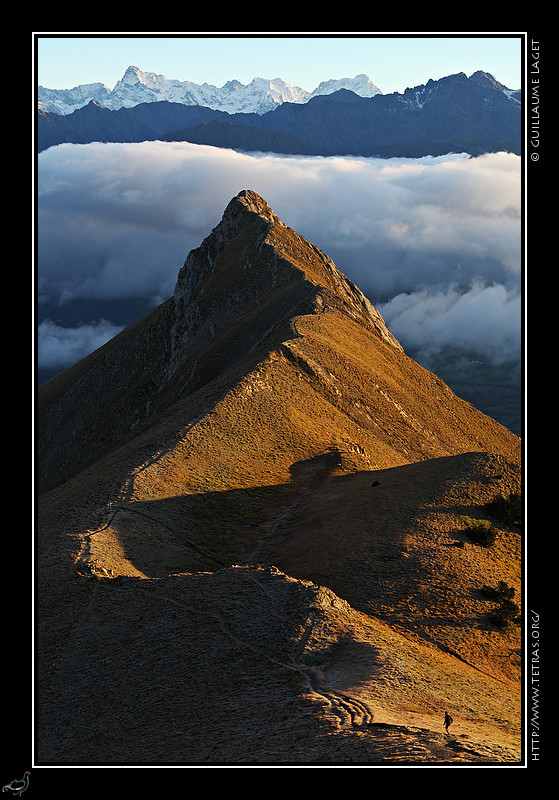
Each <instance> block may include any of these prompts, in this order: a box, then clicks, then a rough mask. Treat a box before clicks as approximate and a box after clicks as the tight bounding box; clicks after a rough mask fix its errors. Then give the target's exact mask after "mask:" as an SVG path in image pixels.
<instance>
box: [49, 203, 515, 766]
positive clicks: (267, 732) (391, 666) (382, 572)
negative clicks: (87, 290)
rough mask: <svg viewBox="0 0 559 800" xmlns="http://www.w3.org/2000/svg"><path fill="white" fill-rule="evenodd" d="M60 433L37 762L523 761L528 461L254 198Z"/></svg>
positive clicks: (100, 361) (57, 427)
mask: <svg viewBox="0 0 559 800" xmlns="http://www.w3.org/2000/svg"><path fill="white" fill-rule="evenodd" d="M38 415H39V426H38V467H37V473H38V474H37V479H38V487H39V497H38V531H37V552H38V557H37V562H38V566H37V593H38V601H39V609H40V610H39V614H38V633H37V650H38V670H37V679H38V703H37V714H38V736H37V742H38V743H37V749H38V759H39V763H45V764H50V763H65V764H68V763H92V764H100V763H113V764H115V763H122V764H129V763H142V764H157V763H164V764H165V763H170V764H175V763H178V764H180V763H184V764H196V763H201V764H211V763H216V764H226V763H240V764H250V763H272V764H273V763H276V762H277V763H286V762H291V763H298V764H301V763H319V764H321V763H323V764H327V763H376V762H383V761H386V762H390V761H395V762H401V763H413V762H415V761H426V762H433V763H439V762H448V763H466V762H482V763H489V762H502V761H505V762H514V761H517V760H518V758H519V753H520V727H519V724H520V723H519V720H520V682H519V681H520V661H519V653H520V646H521V641H520V628H519V625H518V623H517V621H515V620H513V619H512V618H511V619H510V620H509V619H507V620H503V619H502V618H500V617H498V616H496V614H495V610H496V609H497V608H500V609H501V610H502V607H503V605H502V604H501V606H499V600H498V598H499V595H498V593H497V588H496V587H501V588H500V589H499V591H501V592H502V591H504V590H503V587H504V586H506V587H507V589H506V591H507V593H508V594H507V598H508V600H509V601H510V599H511V597H514V601H515V602H517V601H518V600H519V595H520V592H521V555H522V533H521V525H520V522H521V520H520V518H519V517H518V515H513V516H508V517H503V516H502V515H499V513H497V511H496V509H498V508H500V506H498V504H497V505H495V502H494V501H496V500H503V498H504V499H505V501H506V500H507V498H508V499H511V498H517V497H518V496H520V492H521V466H520V440H519V439H518V438H517V437H516V436H514V435H513V434H512V433H511V432H510V431H508V430H507V429H506V428H504V427H503V426H501V425H499V424H498V423H496V422H495V421H494V420H492V419H491V418H489V417H487V416H486V415H484V414H482V413H481V412H480V411H478V410H477V409H476V408H475V407H474V406H472V405H471V404H469V403H466V402H464V401H463V400H461V399H460V398H459V397H457V396H456V395H455V394H453V392H452V391H451V390H450V389H449V388H448V387H447V386H446V385H445V384H444V382H443V381H441V380H440V379H439V378H438V377H437V376H436V375H434V374H433V373H431V372H428V371H427V370H425V369H423V368H422V367H420V366H419V365H418V364H417V363H416V362H414V361H413V360H412V359H411V358H409V357H408V356H407V355H406V354H405V353H404V351H403V349H402V347H401V345H400V344H399V342H398V341H397V340H396V339H395V338H394V337H393V336H392V334H391V333H390V331H389V330H388V329H387V327H386V325H385V324H384V321H383V320H382V318H381V316H380V315H379V313H378V312H377V311H376V309H375V308H374V306H373V305H371V303H370V302H369V301H368V300H367V299H366V298H365V297H364V295H363V294H362V293H361V291H360V290H359V289H358V288H357V287H356V286H355V285H354V284H353V283H352V282H351V281H349V280H348V279H347V278H346V277H345V276H344V275H343V273H342V272H341V271H340V270H339V269H338V268H337V267H336V266H335V265H334V264H333V262H332V261H331V259H330V258H329V257H328V256H327V255H325V254H324V253H322V252H321V251H320V250H319V249H318V248H317V247H316V246H315V245H313V244H312V243H311V242H308V241H307V240H306V239H304V238H303V237H301V236H299V235H298V234H297V233H296V232H295V231H293V230H291V229H290V228H289V227H288V226H286V225H285V224H284V223H283V222H282V221H281V220H280V219H279V218H278V217H277V216H276V214H275V213H274V212H273V211H272V210H271V209H270V208H269V206H268V205H267V204H266V202H265V201H264V200H263V199H262V198H261V197H259V196H258V195H257V194H256V193H254V192H252V191H243V192H241V193H240V194H239V195H237V197H235V198H233V199H232V200H231V202H230V203H229V205H228V206H227V208H226V210H225V212H224V214H223V218H222V219H221V221H220V222H219V223H218V225H216V227H215V228H214V229H213V230H212V231H211V232H210V234H209V235H208V237H207V238H206V239H205V240H204V241H203V242H202V243H201V245H200V247H199V248H197V249H195V250H193V251H191V252H190V253H189V254H188V256H187V258H186V261H185V264H184V266H183V268H182V269H181V270H180V273H179V275H178V278H177V284H176V288H175V292H174V296H173V297H171V298H169V299H168V300H167V301H165V302H164V303H163V304H161V305H160V306H159V307H158V308H156V309H154V310H153V311H152V312H150V313H149V314H146V315H145V316H144V317H142V318H141V319H139V320H138V321H137V322H136V323H135V324H134V325H131V326H130V327H128V328H126V329H125V330H124V331H122V333H121V334H119V335H118V336H117V337H115V338H114V339H113V340H111V341H110V342H108V343H107V344H106V345H104V346H103V347H102V348H100V349H99V350H97V351H96V352H94V353H92V354H91V355H90V356H88V357H87V358H86V359H84V360H83V361H81V362H79V363H78V364H76V365H74V366H73V367H72V368H70V369H69V370H66V371H65V372H63V373H62V374H61V375H59V376H57V377H56V378H53V379H52V380H51V381H48V382H47V383H46V384H44V385H43V386H41V387H40V389H39V397H38ZM479 528H483V530H484V531H486V530H488V529H490V530H491V541H490V542H488V541H485V542H482V543H480V541H479V539H476V538H475V537H474V536H473V534H472V531H473V530H478V529H479ZM513 605H514V603H513ZM507 608H510V605H509V606H507ZM518 612H519V613H520V609H518ZM447 709H448V710H450V712H451V714H452V716H453V717H454V719H455V721H456V722H455V726H454V728H453V729H451V735H447V734H446V733H445V732H444V729H443V728H442V716H443V715H444V710H447ZM124 732H126V735H124Z"/></svg>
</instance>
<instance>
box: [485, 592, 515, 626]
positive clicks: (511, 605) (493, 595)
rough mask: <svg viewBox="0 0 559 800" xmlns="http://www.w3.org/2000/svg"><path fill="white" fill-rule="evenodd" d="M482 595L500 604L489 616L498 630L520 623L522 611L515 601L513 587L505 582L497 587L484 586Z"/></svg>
mask: <svg viewBox="0 0 559 800" xmlns="http://www.w3.org/2000/svg"><path fill="white" fill-rule="evenodd" d="M481 593H482V595H483V596H484V597H486V598H487V599H488V600H493V601H495V602H496V603H498V605H497V606H496V608H494V609H492V610H491V611H490V612H489V614H488V615H487V618H488V620H489V622H491V623H492V624H493V625H496V626H497V627H498V628H506V627H507V625H509V624H511V623H517V624H518V623H520V620H521V615H520V609H519V607H518V605H517V604H516V603H515V602H514V600H513V598H514V594H515V592H514V589H513V587H512V586H509V585H508V584H507V583H505V581H499V583H498V585H497V586H483V587H482V588H481Z"/></svg>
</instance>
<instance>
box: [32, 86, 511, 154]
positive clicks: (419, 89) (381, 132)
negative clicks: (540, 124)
mask: <svg viewBox="0 0 559 800" xmlns="http://www.w3.org/2000/svg"><path fill="white" fill-rule="evenodd" d="M510 95H512V93H511V92H508V91H507V90H506V87H503V86H502V85H501V84H499V83H498V82H497V81H495V79H494V78H493V77H492V76H490V75H488V74H487V73H484V72H481V71H480V72H476V73H474V74H473V75H472V76H470V77H469V78H468V77H467V76H466V75H465V74H464V73H458V74H457V75H450V76H448V77H446V78H441V79H440V80H438V81H433V80H430V81H428V83H427V84H425V85H421V86H416V87H414V88H409V89H406V91H405V92H403V93H401V94H400V93H397V92H395V93H393V94H389V95H381V94H378V95H375V96H374V97H368V98H364V97H360V96H359V95H357V94H355V93H354V92H350V91H348V90H347V89H340V90H339V91H337V92H334V93H333V94H330V95H320V96H317V97H314V98H312V99H311V100H309V101H308V102H307V103H303V104H298V103H283V104H281V105H280V106H278V107H277V108H276V109H274V110H273V111H270V112H268V113H267V114H263V115H258V114H227V113H225V112H220V111H212V110H210V109H207V108H201V107H198V106H184V105H181V104H178V103H168V102H166V101H164V102H158V103H144V104H141V105H138V106H135V107H133V108H129V109H119V110H118V111H108V110H107V109H103V108H102V107H101V106H99V105H98V104H97V103H95V101H91V103H90V104H89V105H88V106H85V107H84V108H82V109H79V110H78V111H75V112H74V113H73V114H69V115H68V116H60V115H56V114H51V113H47V112H39V115H38V123H37V144H38V149H39V151H42V150H44V149H45V148H47V147H49V146H52V145H55V144H59V143H62V142H79V143H85V142H91V141H106V142H108V141H113V142H138V141H143V140H152V139H164V140H167V141H192V142H195V143H198V144H211V145H214V146H217V147H229V148H232V149H238V150H245V151H257V150H263V151H272V152H279V153H289V154H293V155H295V154H300V155H313V154H314V155H334V154H338V155H364V156H372V155H377V156H383V157H388V156H409V157H417V156H423V155H442V154H445V153H448V152H467V153H470V154H472V155H479V154H480V153H483V152H496V151H500V150H507V151H510V152H514V153H520V147H521V106H520V103H519V102H518V101H517V100H514V99H512V98H511V96H510Z"/></svg>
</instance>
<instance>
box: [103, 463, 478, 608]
mask: <svg viewBox="0 0 559 800" xmlns="http://www.w3.org/2000/svg"><path fill="white" fill-rule="evenodd" d="M478 455H479V454H475V453H470V454H463V455H461V456H449V457H442V458H437V459H431V460H428V461H424V462H417V463H414V464H404V465H402V466H398V467H391V468H387V469H382V470H372V471H368V470H357V471H354V472H351V473H349V474H339V472H338V470H340V468H341V467H342V466H343V465H342V460H343V458H342V454H341V453H340V452H339V451H338V450H337V449H335V448H332V449H331V450H328V451H326V452H324V453H322V454H319V455H317V456H315V457H313V458H310V459H305V460H300V461H297V462H294V463H293V464H292V466H291V468H290V481H289V482H285V483H278V484H270V485H254V486H251V487H243V488H233V489H228V490H222V491H207V492H203V493H198V494H184V495H179V496H174V497H167V498H162V499H157V500H143V501H142V500H136V501H134V502H133V503H129V504H126V505H124V504H123V505H120V506H118V507H117V509H116V513H115V515H114V517H113V519H112V522H111V526H110V530H109V531H107V533H106V534H102V535H101V536H99V537H98V538H97V539H96V540H95V543H94V548H95V552H94V554H93V555H94V556H96V557H97V558H98V560H99V561H100V562H103V564H104V567H105V568H106V569H107V570H110V571H112V574H115V575H118V574H128V575H138V576H144V577H148V578H160V577H165V576H167V575H169V574H176V573H187V572H212V571H215V570H219V569H222V568H225V567H229V566H230V565H232V564H251V565H255V566H270V565H273V566H276V567H277V568H278V569H280V570H282V571H283V572H284V573H286V574H289V575H291V576H292V577H294V578H298V579H303V580H310V581H312V582H314V583H316V584H320V585H324V586H327V587H329V588H330V589H332V591H334V592H336V594H338V595H339V596H341V597H344V598H345V599H347V600H348V601H349V602H350V603H351V604H352V605H354V607H356V608H361V609H362V610H365V611H368V610H370V608H371V607H372V605H375V606H376V605H378V602H379V600H382V598H386V597H388V596H391V598H392V599H391V602H390V607H391V609H392V610H393V609H394V608H395V607H396V606H398V605H399V602H400V601H399V598H404V600H403V601H402V602H404V601H405V602H407V599H408V598H410V597H412V596H413V592H414V589H415V587H416V586H417V584H418V581H421V582H424V583H426V582H427V581H428V579H429V576H431V575H437V574H438V573H440V571H441V570H442V571H443V572H444V569H447V568H448V554H449V552H450V551H454V554H455V556H454V559H455V561H456V559H458V561H457V562H456V563H460V559H464V558H465V557H466V555H467V553H466V551H464V552H460V549H459V548H450V547H448V546H446V547H445V546H443V545H444V544H446V545H448V544H451V543H452V542H453V539H452V535H453V532H452V529H451V528H449V527H448V525H447V526H446V528H445V527H444V526H443V527H441V529H440V530H439V529H433V528H432V527H431V528H428V529H427V530H426V531H422V529H421V525H420V524H419V526H418V520H420V522H421V519H422V515H424V514H425V513H427V512H426V511H425V509H427V511H428V510H429V509H433V508H435V509H437V510H438V511H440V510H441V509H442V511H443V512H444V507H445V504H444V502H440V501H441V499H442V497H443V496H444V493H445V491H446V490H447V488H448V486H449V485H451V486H452V485H455V483H456V481H457V480H458V478H459V477H460V476H462V477H463V476H464V474H468V471H469V470H470V471H472V469H473V466H475V465H476V463H477V458H478ZM470 488H471V483H467V490H468V491H470ZM455 499H456V498H453V502H454V501H455ZM447 506H448V504H447ZM418 531H419V533H418ZM453 563H454V562H453ZM445 565H446V566H445ZM439 580H440V579H439V578H438V577H437V581H439ZM391 609H389V608H386V609H385V613H386V614H388V615H389V616H390V614H391V613H392V612H391Z"/></svg>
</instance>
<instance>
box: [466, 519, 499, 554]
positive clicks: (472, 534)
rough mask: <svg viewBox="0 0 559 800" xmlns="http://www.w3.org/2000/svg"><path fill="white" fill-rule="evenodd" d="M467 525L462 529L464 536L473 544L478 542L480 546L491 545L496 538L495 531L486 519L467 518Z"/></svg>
mask: <svg viewBox="0 0 559 800" xmlns="http://www.w3.org/2000/svg"><path fill="white" fill-rule="evenodd" d="M467 520H468V527H467V528H466V530H465V531H464V533H465V534H466V536H467V537H468V539H469V540H470V541H471V542H474V544H479V545H481V546H482V547H491V545H492V544H494V543H495V539H496V538H497V531H496V530H495V528H494V527H493V526H492V525H491V523H490V522H488V521H487V520H486V519H472V518H471V517H468V518H467Z"/></svg>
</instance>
